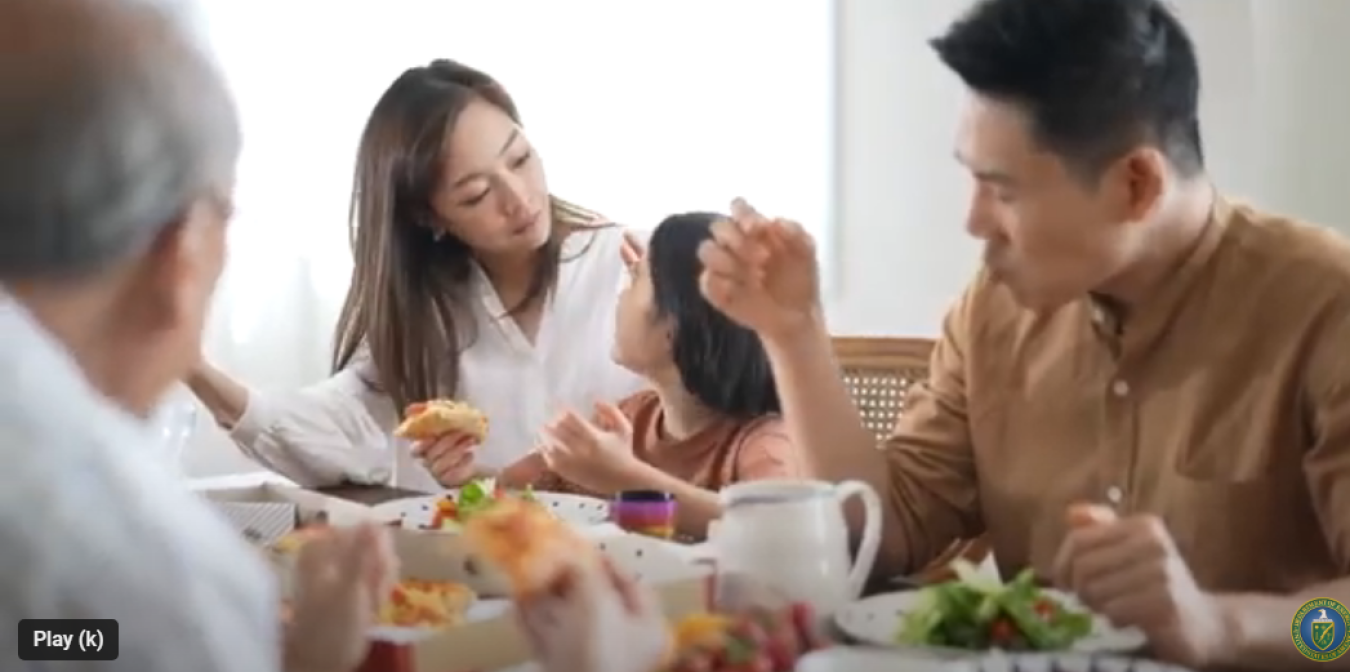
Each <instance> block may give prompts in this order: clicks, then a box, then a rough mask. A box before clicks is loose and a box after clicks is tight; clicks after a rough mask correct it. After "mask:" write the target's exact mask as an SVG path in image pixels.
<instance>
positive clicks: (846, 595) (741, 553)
mask: <svg viewBox="0 0 1350 672" xmlns="http://www.w3.org/2000/svg"><path fill="white" fill-rule="evenodd" d="M854 495H857V496H858V497H861V498H862V503H863V508H864V509H865V511H866V517H865V519H864V524H863V536H862V544H861V545H860V546H859V548H858V554H857V557H856V558H855V559H853V560H852V561H850V558H849V534H848V526H847V524H846V523H845V522H844V511H843V503H844V501H845V500H847V499H848V498H850V497H853V496H854ZM720 498H721V502H722V507H723V513H722V518H721V519H720V520H719V521H717V522H716V523H714V524H713V525H710V526H709V529H708V537H709V542H710V546H711V547H712V550H713V558H714V561H715V563H716V565H717V568H718V569H719V570H720V571H724V572H736V573H744V574H749V575H751V576H754V577H756V578H758V579H760V580H762V581H764V582H765V583H766V584H768V585H770V586H772V587H773V588H775V589H777V590H778V591H780V592H782V593H783V594H784V595H785V596H786V597H788V598H790V599H793V600H801V601H803V602H807V603H809V604H811V606H812V607H814V608H815V610H816V612H817V613H818V614H821V615H828V614H831V613H833V612H834V611H835V610H836V609H838V608H839V607H841V606H843V605H845V604H847V603H849V602H851V601H853V600H856V599H857V598H858V596H859V594H860V593H862V589H863V584H864V583H866V581H867V577H868V575H869V574H870V573H871V571H872V564H873V563H874V562H875V561H876V556H877V546H878V544H879V543H880V541H881V498H880V497H878V496H877V493H876V491H875V490H873V489H872V487H871V486H869V485H867V484H866V483H863V482H861V481H845V482H843V483H839V484H837V485H836V484H831V483H825V482H821V481H787V480H765V481H744V482H741V483H736V484H734V485H731V486H728V487H726V488H724V489H723V490H722V492H721V494H720Z"/></svg>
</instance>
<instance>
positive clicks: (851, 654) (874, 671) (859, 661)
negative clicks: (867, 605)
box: [792, 646, 978, 672]
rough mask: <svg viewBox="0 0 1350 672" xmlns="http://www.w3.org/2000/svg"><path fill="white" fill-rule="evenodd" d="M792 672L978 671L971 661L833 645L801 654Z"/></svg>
mask: <svg viewBox="0 0 1350 672" xmlns="http://www.w3.org/2000/svg"><path fill="white" fill-rule="evenodd" d="M792 669H793V670H795V672H898V671H900V670H903V671H904V672H978V671H977V669H976V668H975V665H974V663H973V661H943V660H933V659H932V658H927V657H924V656H915V655H914V654H912V653H905V652H903V651H894V650H889V651H888V650H885V649H863V648H858V647H855V646H835V647H831V648H828V649H822V650H820V651H815V652H813V653H808V654H806V655H805V656H802V659H801V660H799V661H797V666H796V667H794V668H792Z"/></svg>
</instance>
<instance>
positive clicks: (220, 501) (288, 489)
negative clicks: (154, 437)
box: [198, 483, 388, 544]
mask: <svg viewBox="0 0 1350 672" xmlns="http://www.w3.org/2000/svg"><path fill="white" fill-rule="evenodd" d="M198 493H199V494H200V495H202V496H203V497H205V498H206V499H207V500H208V501H210V502H211V503H212V504H214V505H215V506H216V507H217V508H219V509H220V511H221V512H222V513H223V514H224V515H225V516H226V517H227V518H229V519H230V522H232V523H233V524H234V525H235V526H236V527H238V528H239V530H240V532H241V533H243V534H244V535H245V536H246V537H247V538H249V539H251V540H252V541H255V542H257V543H260V544H267V543H271V542H273V541H276V540H277V539H278V538H280V537H281V536H282V535H284V534H286V533H288V532H290V531H292V530H294V529H296V528H298V527H303V526H305V525H310V524H316V523H328V524H330V525H354V524H357V523H362V522H388V521H387V520H385V519H384V516H382V515H381V514H379V513H377V512H376V511H375V510H373V509H371V508H370V507H368V506H365V505H362V504H357V503H355V502H349V501H347V500H345V499H338V498H336V497H329V496H327V495H323V494H320V493H317V492H314V491H312V490H305V489H303V488H298V487H295V486H288V485H279V484H275V483H268V484H263V485H255V486H248V487H242V488H218V489H206V490H199V491H198Z"/></svg>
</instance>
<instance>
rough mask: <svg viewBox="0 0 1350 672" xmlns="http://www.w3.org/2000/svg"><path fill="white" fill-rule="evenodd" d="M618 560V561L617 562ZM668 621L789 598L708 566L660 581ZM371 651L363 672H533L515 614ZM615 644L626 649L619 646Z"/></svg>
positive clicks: (779, 604)
mask: <svg viewBox="0 0 1350 672" xmlns="http://www.w3.org/2000/svg"><path fill="white" fill-rule="evenodd" d="M616 560H617V558H616ZM654 583H655V585H654V586H653V587H654V588H655V591H656V593H657V595H658V596H659V598H660V601H661V606H662V610H663V612H664V614H665V616H666V618H667V619H668V620H670V621H672V622H674V621H677V620H679V619H681V618H682V617H684V616H687V615H690V614H695V613H706V612H716V611H727V612H735V611H742V610H748V609H754V608H764V609H769V610H776V609H780V608H783V607H785V606H786V605H787V604H788V603H789V600H788V599H787V598H786V597H785V596H784V595H782V594H780V593H779V592H778V591H775V590H773V589H771V588H769V587H767V586H765V585H764V584H763V583H762V582H760V581H758V580H756V579H755V578H754V577H752V576H748V575H744V574H716V573H714V572H713V571H712V570H711V568H709V567H706V566H705V567H700V568H698V569H697V570H696V571H687V572H685V573H683V574H682V575H681V576H679V577H676V578H672V579H671V580H669V581H655V582H654ZM372 640H373V645H372V650H371V654H370V656H369V657H368V658H367V660H366V663H365V664H364V665H363V666H362V667H361V668H360V669H359V670H358V672H491V671H500V672H506V671H508V670H509V671H510V672H525V671H526V670H530V671H531V672H533V671H534V670H537V669H538V668H537V667H535V666H534V664H533V663H532V662H531V657H532V656H531V651H530V649H529V644H528V643H527V642H526V640H525V638H524V635H523V634H522V633H521V632H520V631H519V630H518V629H517V628H516V624H515V621H514V619H513V617H512V615H511V614H510V613H506V614H503V615H500V616H498V617H496V618H492V619H485V620H479V621H476V622H471V623H469V624H467V625H465V626H463V627H460V628H456V629H454V630H451V631H447V632H444V633H442V634H440V635H436V636H430V635H426V634H424V633H418V632H415V631H408V630H394V629H389V630H380V631H377V632H375V633H373V634H372ZM614 645H615V646H619V647H622V646H624V643H623V642H615V643H614Z"/></svg>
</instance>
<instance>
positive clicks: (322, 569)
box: [284, 525, 398, 672]
mask: <svg viewBox="0 0 1350 672" xmlns="http://www.w3.org/2000/svg"><path fill="white" fill-rule="evenodd" d="M397 574H398V561H397V558H396V557H395V556H394V552H393V547H392V544H391V542H390V539H389V534H388V530H386V529H384V528H383V527H380V526H375V525H363V526H361V527H352V528H333V529H331V530H325V531H324V532H322V533H320V534H319V535H317V536H316V537H315V538H313V539H311V540H309V541H307V542H306V543H305V545H304V546H302V547H300V551H299V556H298V557H297V558H296V566H295V573H294V576H295V590H294V599H293V600H292V605H293V612H292V618H291V621H290V623H289V624H288V626H287V630H286V641H285V656H286V660H285V665H284V667H285V669H287V670H305V671H310V670H312V671H313V672H328V671H330V670H332V671H337V670H354V669H356V667H357V666H358V665H360V664H361V661H362V660H363V659H364V658H365V655H366V651H367V648H368V646H369V645H368V643H367V639H366V633H367V632H368V631H369V630H370V628H371V627H372V626H373V625H374V624H375V617H376V613H377V610H378V609H379V606H380V604H381V602H383V601H384V599H385V596H387V595H389V591H390V590H392V589H393V585H394V580H395V577H396V576H397Z"/></svg>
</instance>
